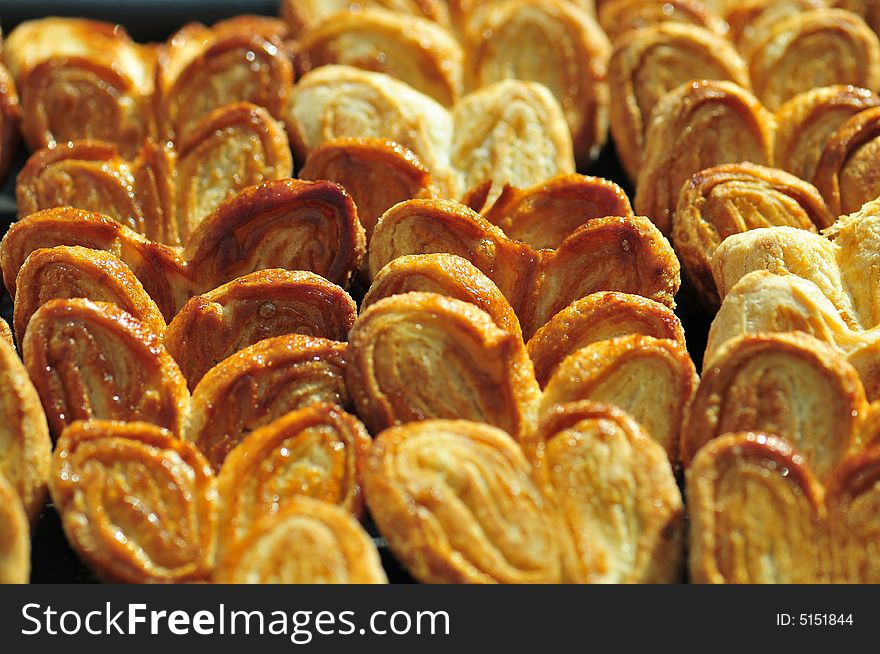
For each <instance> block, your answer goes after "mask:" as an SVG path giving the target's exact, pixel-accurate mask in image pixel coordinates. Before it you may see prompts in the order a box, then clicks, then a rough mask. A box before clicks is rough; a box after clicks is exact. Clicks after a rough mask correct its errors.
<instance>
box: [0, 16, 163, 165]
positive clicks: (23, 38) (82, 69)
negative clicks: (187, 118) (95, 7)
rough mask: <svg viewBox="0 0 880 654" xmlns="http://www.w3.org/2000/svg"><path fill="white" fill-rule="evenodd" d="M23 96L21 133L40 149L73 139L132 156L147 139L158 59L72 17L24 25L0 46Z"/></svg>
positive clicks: (119, 33)
mask: <svg viewBox="0 0 880 654" xmlns="http://www.w3.org/2000/svg"><path fill="white" fill-rule="evenodd" d="M3 59H4V63H5V64H6V65H7V66H8V67H9V71H10V72H11V73H12V76H13V78H14V79H15V83H16V86H17V87H18V91H19V93H20V95H21V103H22V123H21V129H22V133H23V134H24V138H25V140H26V141H27V144H28V146H29V147H30V148H31V149H33V150H36V149H39V148H42V147H45V146H54V145H56V144H58V143H64V142H66V141H74V140H77V139H97V140H101V141H107V142H110V143H114V144H116V145H117V146H118V147H119V149H120V152H121V153H122V155H123V156H125V157H133V156H134V155H135V154H136V153H137V151H138V149H140V147H141V144H142V143H143V139H144V137H145V136H146V134H147V123H148V121H147V119H146V116H145V114H146V112H147V108H148V107H147V104H148V98H149V96H150V95H151V94H152V92H153V71H154V69H155V54H154V53H153V52H152V51H150V50H149V49H148V48H146V47H142V46H139V45H137V44H136V43H134V42H133V41H132V40H131V39H130V38H129V37H128V35H127V34H126V33H125V30H123V29H122V28H121V27H120V26H118V25H111V24H109V23H100V22H97V21H90V20H81V19H75V18H44V19H41V20H33V21H28V22H25V23H22V24H21V25H19V26H18V27H17V28H16V29H14V30H13V31H12V32H11V33H10V34H9V36H8V37H7V38H6V41H5V43H4V44H3Z"/></svg>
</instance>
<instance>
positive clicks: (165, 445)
mask: <svg viewBox="0 0 880 654" xmlns="http://www.w3.org/2000/svg"><path fill="white" fill-rule="evenodd" d="M49 488H50V490H51V493H52V501H53V502H54V503H55V506H56V508H57V509H58V512H59V513H60V514H61V522H62V525H63V526H64V532H65V534H66V535H67V539H68V541H70V544H71V545H72V546H73V548H74V549H75V550H76V552H77V553H78V554H79V555H80V556H81V557H82V558H83V559H84V560H85V561H86V562H87V563H88V564H89V565H90V566H91V567H92V568H93V569H94V570H95V572H97V573H98V574H99V575H100V576H101V577H103V578H106V579H108V580H111V581H120V582H128V583H146V582H150V583H163V582H164V583H174V582H184V581H202V580H205V579H206V578H207V577H208V575H209V574H210V568H211V565H212V562H213V549H212V548H213V539H214V528H215V525H216V518H215V511H216V505H217V491H216V487H215V483H214V475H213V473H212V471H211V466H210V465H209V464H208V462H207V461H206V460H205V458H204V457H203V456H202V455H201V454H200V453H199V451H198V450H197V449H196V448H195V446H193V445H191V444H190V443H187V442H186V441H183V440H180V439H178V438H175V437H174V436H173V435H172V434H171V433H170V432H169V431H167V430H165V429H162V428H160V427H157V426H156V425H150V424H146V423H143V422H129V423H123V422H113V421H106V420H90V421H88V422H78V423H75V424H73V425H71V426H70V427H68V428H67V429H65V430H64V433H63V434H62V435H61V438H60V439H59V441H58V447H57V448H56V450H55V457H54V459H53V461H52V476H51V477H50V480H49Z"/></svg>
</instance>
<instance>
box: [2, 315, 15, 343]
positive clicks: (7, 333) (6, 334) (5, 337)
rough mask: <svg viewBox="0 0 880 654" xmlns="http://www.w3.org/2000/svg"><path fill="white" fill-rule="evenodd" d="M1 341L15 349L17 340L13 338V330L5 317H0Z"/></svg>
mask: <svg viewBox="0 0 880 654" xmlns="http://www.w3.org/2000/svg"><path fill="white" fill-rule="evenodd" d="M0 341H3V342H4V343H6V344H7V345H9V346H11V347H12V349H13V351H14V350H15V341H14V340H13V339H12V330H11V329H10V328H9V325H8V324H7V322H6V321H5V320H3V318H0Z"/></svg>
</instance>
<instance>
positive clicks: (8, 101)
mask: <svg viewBox="0 0 880 654" xmlns="http://www.w3.org/2000/svg"><path fill="white" fill-rule="evenodd" d="M20 122H21V107H20V105H19V101H18V93H17V92H16V90H15V82H14V81H13V79H12V76H11V75H10V74H9V71H8V70H6V67H5V66H4V65H3V64H2V63H0V182H2V181H3V180H4V179H6V175H7V173H8V172H9V170H10V168H11V166H12V161H13V159H14V157H15V153H16V149H17V147H18V141H19V124H20Z"/></svg>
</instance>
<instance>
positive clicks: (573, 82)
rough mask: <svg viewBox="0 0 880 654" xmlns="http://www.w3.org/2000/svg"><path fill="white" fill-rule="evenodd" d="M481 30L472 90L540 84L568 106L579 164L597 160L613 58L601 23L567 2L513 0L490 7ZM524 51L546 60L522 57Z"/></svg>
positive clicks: (473, 56)
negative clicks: (504, 83) (511, 81)
mask: <svg viewBox="0 0 880 654" xmlns="http://www.w3.org/2000/svg"><path fill="white" fill-rule="evenodd" d="M475 32H476V33H477V34H479V35H480V38H479V40H478V41H477V43H475V44H474V46H473V48H474V49H473V50H472V51H471V53H470V61H469V70H468V73H469V75H470V83H471V87H472V88H480V87H483V86H486V85H488V84H491V83H493V82H497V81H499V80H502V79H506V78H516V79H523V80H533V81H535V82H540V83H541V84H543V85H544V86H546V87H547V88H548V89H550V91H551V92H552V93H553V95H554V96H556V99H557V100H559V104H560V105H561V106H562V110H563V113H564V114H565V119H566V121H567V122H568V126H569V128H570V129H571V135H572V141H573V143H574V153H575V156H576V157H577V160H578V163H580V164H581V165H582V166H584V165H587V164H588V163H589V162H590V161H591V160H593V159H594V158H595V157H596V156H597V155H598V154H599V150H600V149H601V147H602V145H603V144H604V143H605V139H606V134H607V131H608V84H607V82H606V70H607V65H608V57H609V56H610V55H611V44H610V43H609V42H608V39H607V37H606V36H605V33H604V32H603V31H602V29H601V28H600V27H599V25H598V23H596V21H595V19H594V18H593V17H592V16H590V15H589V14H588V13H586V12H584V11H582V10H580V9H578V8H577V7H576V6H575V5H574V4H573V3H571V2H565V1H564V0H541V1H540V2H538V1H536V0H509V1H508V2H502V3H493V4H491V5H489V6H488V7H486V10H485V11H484V12H483V15H482V16H481V20H480V21H479V22H478V23H477V25H476V28H475ZM523 52H531V53H535V52H540V53H541V56H539V57H533V56H522V55H521V54H520V55H517V53H523ZM535 181H538V180H535Z"/></svg>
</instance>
